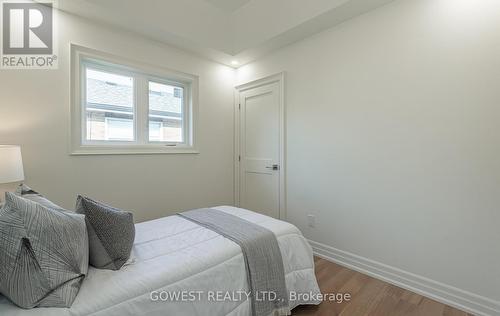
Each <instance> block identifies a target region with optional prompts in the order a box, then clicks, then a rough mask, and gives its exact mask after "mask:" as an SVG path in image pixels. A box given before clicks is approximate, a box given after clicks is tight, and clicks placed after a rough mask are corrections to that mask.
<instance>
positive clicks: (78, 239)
mask: <svg viewBox="0 0 500 316" xmlns="http://www.w3.org/2000/svg"><path fill="white" fill-rule="evenodd" d="M88 251H89V250H88V239H87V229H86V227H85V219H84V216H82V215H79V214H74V213H67V212H60V211H56V210H51V209H49V208H46V207H45V206H43V205H41V204H38V203H36V202H33V201H30V200H27V199H24V198H22V197H19V196H17V195H15V194H12V193H9V192H8V193H6V203H5V206H4V207H3V209H2V210H1V211H0V253H1V256H0V292H1V293H2V294H3V295H4V296H6V297H8V298H9V299H10V300H11V301H12V302H14V303H15V304H16V305H18V306H20V307H22V308H33V307H35V306H40V307H70V306H71V304H72V303H73V301H74V299H75V297H76V295H77V294H78V291H79V289H80V285H81V283H82V281H83V279H84V278H85V275H86V274H87V270H88Z"/></svg>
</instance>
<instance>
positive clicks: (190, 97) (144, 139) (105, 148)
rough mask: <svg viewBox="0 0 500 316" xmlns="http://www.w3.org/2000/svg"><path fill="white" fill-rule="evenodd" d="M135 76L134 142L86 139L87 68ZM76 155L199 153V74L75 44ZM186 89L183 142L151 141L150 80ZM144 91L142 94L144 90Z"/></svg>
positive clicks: (73, 125)
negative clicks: (191, 73)
mask: <svg viewBox="0 0 500 316" xmlns="http://www.w3.org/2000/svg"><path fill="white" fill-rule="evenodd" d="M87 67H88V68H92V69H95V70H99V71H104V72H110V73H114V74H119V75H125V76H131V77H132V78H133V79H134V88H135V90H134V123H135V125H134V141H96V140H94V141H89V140H87V139H86V129H87V128H86V111H85V102H86V95H85V93H86V73H85V69H86V68H87ZM71 80H72V83H71V89H72V90H71V123H70V124H71V146H70V147H71V150H70V154H72V155H107V154H197V153H199V151H198V150H197V146H196V142H195V140H196V138H195V135H196V129H197V114H198V77H197V76H194V75H190V74H185V73H181V72H177V71H173V70H168V69H164V68H162V67H158V66H153V65H148V64H144V63H138V62H134V61H130V60H127V59H124V58H121V57H117V56H114V55H110V54H107V53H103V52H99V51H96V50H92V49H89V48H85V47H82V46H78V45H74V44H72V45H71ZM150 81H152V82H156V83H160V84H168V85H171V86H176V87H179V88H182V89H183V93H184V95H183V97H184V99H183V120H182V124H183V133H184V134H183V142H182V143H179V142H160V141H149V94H148V93H147V92H145V91H149V82H150ZM140 92H141V93H140Z"/></svg>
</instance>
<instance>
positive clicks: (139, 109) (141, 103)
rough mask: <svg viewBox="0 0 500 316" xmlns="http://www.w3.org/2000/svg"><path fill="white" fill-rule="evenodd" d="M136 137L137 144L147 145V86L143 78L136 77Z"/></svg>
mask: <svg viewBox="0 0 500 316" xmlns="http://www.w3.org/2000/svg"><path fill="white" fill-rule="evenodd" d="M135 79H136V88H135V91H136V98H135V100H136V104H135V111H136V118H135V121H136V125H135V126H136V135H137V143H138V144H141V145H146V144H147V143H148V140H147V139H148V114H149V113H148V112H149V106H148V84H147V80H146V78H145V77H144V76H136V78H135Z"/></svg>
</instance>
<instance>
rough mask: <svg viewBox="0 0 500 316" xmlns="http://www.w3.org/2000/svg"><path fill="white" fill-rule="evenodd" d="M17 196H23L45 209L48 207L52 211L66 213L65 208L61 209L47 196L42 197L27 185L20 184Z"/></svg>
mask: <svg viewBox="0 0 500 316" xmlns="http://www.w3.org/2000/svg"><path fill="white" fill-rule="evenodd" d="M16 194H17V195H20V196H22V197H23V198H25V199H28V200H31V201H33V202H37V203H40V204H42V205H43V206H45V207H48V208H50V209H54V210H60V211H66V212H68V211H67V210H65V209H64V208H62V207H60V206H59V205H57V204H55V203H54V202H52V201H50V200H49V199H47V198H46V197H45V196H43V195H41V194H40V193H38V192H36V191H35V190H33V189H32V188H30V187H29V186H27V185H26V184H24V183H23V184H20V185H19V186H18V187H17V190H16Z"/></svg>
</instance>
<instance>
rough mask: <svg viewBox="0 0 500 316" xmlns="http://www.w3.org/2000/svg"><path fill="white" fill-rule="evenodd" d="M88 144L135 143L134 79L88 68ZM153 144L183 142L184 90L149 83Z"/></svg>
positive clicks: (149, 129)
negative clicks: (92, 142) (98, 142)
mask: <svg viewBox="0 0 500 316" xmlns="http://www.w3.org/2000/svg"><path fill="white" fill-rule="evenodd" d="M86 71H87V80H86V85H87V89H86V92H87V93H86V101H87V102H86V108H85V110H86V115H87V132H86V140H87V141H123V142H127V141H134V140H135V138H134V130H135V129H134V115H136V114H135V113H134V103H135V102H134V84H133V78H131V77H127V76H121V75H116V74H110V73H106V72H102V71H98V70H94V69H90V68H88V69H87V70H86ZM148 95H149V100H148V102H149V128H148V133H149V141H150V142H182V141H183V135H182V114H183V113H182V109H183V88H182V87H176V86H171V85H168V84H163V83H157V82H153V81H149V94H148Z"/></svg>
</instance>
